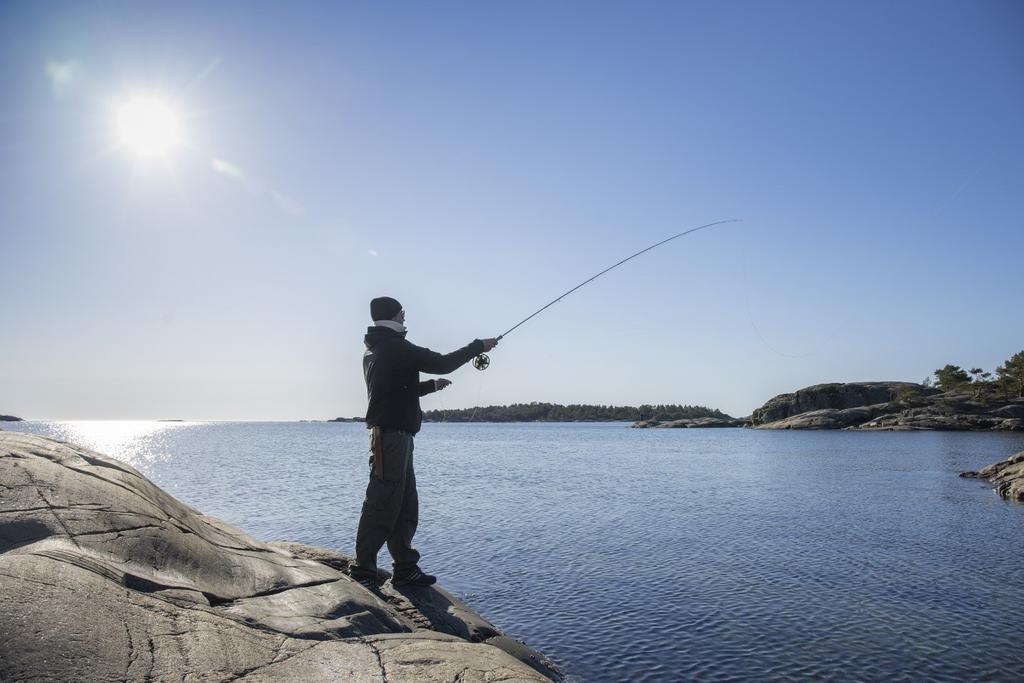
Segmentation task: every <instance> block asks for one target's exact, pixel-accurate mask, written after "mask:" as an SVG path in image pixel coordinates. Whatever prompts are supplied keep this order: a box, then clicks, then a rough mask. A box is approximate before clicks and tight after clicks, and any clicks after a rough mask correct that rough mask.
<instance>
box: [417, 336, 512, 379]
mask: <svg viewBox="0 0 1024 683" xmlns="http://www.w3.org/2000/svg"><path fill="white" fill-rule="evenodd" d="M497 345H498V342H497V340H495V339H474V340H473V341H472V342H470V343H469V344H466V345H465V346H463V347H462V348H461V349H457V350H455V351H452V352H451V353H443V354H442V353H438V352H437V351H431V350H430V349H427V348H424V347H422V346H416V345H415V344H410V346H411V347H412V357H413V364H414V365H415V366H416V369H417V370H419V371H420V372H426V373H429V374H431V375H447V374H448V373H449V372H454V371H455V370H457V369H458V368H459V367H461V366H462V365H463V364H465V363H468V362H469V361H470V359H472V358H473V357H474V356H478V355H480V354H481V353H483V352H484V351H490V350H491V349H493V348H494V347H495V346H497Z"/></svg>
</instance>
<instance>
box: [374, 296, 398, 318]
mask: <svg viewBox="0 0 1024 683" xmlns="http://www.w3.org/2000/svg"><path fill="white" fill-rule="evenodd" d="M401 310H402V304H400V303H398V300H397V299H392V298H391V297H390V296H379V297H377V298H376V299H374V300H373V301H371V302H370V319H371V320H391V319H392V318H394V317H395V316H396V315H398V312H399V311H401Z"/></svg>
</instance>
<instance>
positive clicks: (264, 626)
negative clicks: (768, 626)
mask: <svg viewBox="0 0 1024 683" xmlns="http://www.w3.org/2000/svg"><path fill="white" fill-rule="evenodd" d="M0 489H2V492H3V495H2V497H0V643H3V657H0V680H124V681H151V680H171V679H174V680H186V679H189V680H191V679H201V680H210V681H234V680H247V681H299V680H301V681H308V682H316V681H332V680H351V681H382V682H385V683H386V682H391V683H396V682H402V681H406V682H409V683H412V682H414V681H415V682H420V681H424V682H437V683H440V682H441V681H446V682H448V681H465V682H466V683H468V682H470V681H498V680H501V681H509V682H512V681H519V682H524V683H525V682H528V681H549V680H556V681H557V680H560V679H561V674H560V673H559V672H558V670H557V669H556V668H555V666H554V665H553V664H551V662H549V661H548V660H547V659H546V658H545V657H544V656H543V655H541V654H540V653H538V652H536V651H535V650H532V649H530V648H529V647H527V646H526V645H524V644H522V643H520V642H519V641H516V640H514V639H512V638H509V637H508V636H505V635H504V634H502V633H501V631H500V630H499V629H498V628H497V627H495V626H494V625H493V624H491V623H489V622H488V621H487V620H485V619H484V618H483V617H481V616H479V615H478V614H476V613H475V612H473V610H472V609H470V608H469V607H468V606H467V605H466V604H464V603H463V602H461V601H460V600H458V599H457V598H455V597H454V596H452V595H450V594H449V593H447V592H445V591H444V590H442V589H439V588H436V587H430V588H418V587H401V588H395V587H393V586H391V584H390V583H386V584H384V586H383V587H382V588H381V589H380V591H374V592H371V591H369V590H367V589H365V588H363V587H362V586H360V585H359V584H358V583H356V582H354V581H353V580H351V578H350V577H349V576H348V574H347V568H348V565H349V562H350V560H349V558H347V557H345V556H343V555H339V554H338V553H335V552H333V551H330V550H327V549H323V548H315V547H312V546H307V545H302V544H297V543H262V542H259V541H256V540H255V539H253V538H251V537H249V536H247V535H246V534H245V533H244V532H242V531H240V530H239V529H236V528H234V527H232V526H230V525H229V524H227V523H225V522H223V521H221V520H218V519H215V518H213V517H209V516H206V515H203V514H202V513H200V512H199V511H197V510H195V509H193V508H191V507H189V506H187V505H185V504H183V503H181V502H180V501H178V500H177V499H175V498H173V497H172V496H170V495H169V494H167V493H166V492H164V491H163V490H161V489H160V488H159V487H157V486H156V485H154V484H153V483H152V482H150V481H149V480H147V479H146V478H145V477H143V476H142V475H141V474H140V473H139V472H138V471H136V470H135V469H133V468H132V467H129V466H128V465H126V464H124V463H122V462H120V461H118V460H115V459H113V458H109V457H106V456H104V455H101V454H99V453H96V452H93V451H89V450H87V449H83V448H79V447H77V446H74V445H71V444H67V443H63V442H59V441H55V440H52V439H47V438H44V437H39V436H33V435H28V434H22V433H17V432H0Z"/></svg>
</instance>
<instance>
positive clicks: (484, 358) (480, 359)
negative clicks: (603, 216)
mask: <svg viewBox="0 0 1024 683" xmlns="http://www.w3.org/2000/svg"><path fill="white" fill-rule="evenodd" d="M741 222H743V219H741V218H730V219H728V220H724V221H715V222H714V223H706V224H705V225H700V226H698V227H696V228H690V229H689V230H684V231H683V232H680V233H677V234H675V235H672V236H671V237H667V238H665V239H663V240H662V241H660V242H658V243H657V244H652V245H651V246H649V247H647V248H646V249H641V250H640V251H638V252H636V253H635V254H633V255H632V256H627V257H626V258H624V259H622V260H621V261H619V262H618V263H615V264H613V265H610V266H608V267H607V268H605V269H604V270H602V271H601V272H600V273H598V274H597V275H594V276H592V277H590V278H587V279H586V280H584V281H583V282H581V283H579V284H578V285H576V286H575V287H573V288H572V289H570V290H569V291H568V292H566V293H565V294H562V295H561V296H559V297H558V298H557V299H553V300H552V301H549V302H548V303H546V304H544V305H543V306H541V307H540V308H538V309H537V310H536V311H534V312H533V313H531V314H530V315H528V316H526V317H525V318H523V319H522V320H520V321H519V322H518V323H516V324H515V325H513V326H512V327H510V328H509V329H508V330H507V331H505V332H504V333H503V334H499V335H498V336H497V337H496V339H497V340H498V341H501V340H502V339H503V338H505V337H506V336H508V334H509V333H510V332H512V331H514V330H515V329H516V328H517V327H519V326H520V325H522V324H523V323H525V322H527V321H528V320H530V319H532V318H534V317H536V316H538V315H540V314H541V313H543V312H544V311H546V310H547V309H548V308H550V307H552V306H554V305H555V304H557V303H558V302H559V301H561V300H562V299H564V298H565V297H567V296H569V295H570V294H572V293H573V292H575V291H576V290H577V289H580V288H581V287H583V286H584V285H588V284H590V283H591V282H593V281H594V280H596V279H597V278H599V277H601V276H602V275H604V274H605V273H607V272H608V271H610V270H615V269H616V268H618V267H619V266H621V265H622V264H623V263H625V262H626V261H631V260H633V259H635V258H636V257H637V256H639V255H640V254H646V253H647V252H649V251H650V250H651V249H657V248H658V247H660V246H661V245H663V244H665V243H666V242H671V241H672V240H674V239H677V238H679V237H684V236H686V235H689V234H691V233H694V232H697V231H698V230H704V229H705V228H712V227H714V226H716V225H724V224H725V223H741ZM490 364H491V359H490V357H489V356H488V355H487V354H486V353H481V354H480V355H479V356H477V357H476V358H474V359H473V367H474V368H476V369H477V370H486V369H487V367H488V366H489V365H490Z"/></svg>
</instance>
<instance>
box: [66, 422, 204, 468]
mask: <svg viewBox="0 0 1024 683" xmlns="http://www.w3.org/2000/svg"><path fill="white" fill-rule="evenodd" d="M197 424H202V423H201V422H153V421H148V420H147V421H143V420H80V421H75V422H49V423H47V426H48V427H49V434H48V435H49V436H52V437H53V438H54V439H59V440H60V441H67V442H68V443H73V444H76V445H78V446H85V447H86V448H90V449H92V450H94V451H98V452H100V453H103V454H105V455H110V456H113V457H115V458H117V459H118V460H121V461H123V462H126V463H128V464H129V465H131V466H132V467H136V468H145V466H146V465H149V464H150V463H153V462H154V461H156V460H161V459H169V458H171V457H173V454H172V453H170V452H168V451H167V450H166V449H164V448H162V447H161V446H162V444H163V443H164V442H163V440H162V439H160V438H159V437H160V436H161V434H162V433H163V432H166V431H168V430H172V429H180V428H182V427H187V426H192V425H197Z"/></svg>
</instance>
